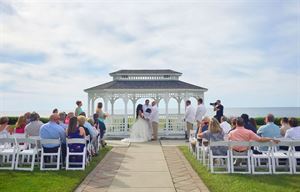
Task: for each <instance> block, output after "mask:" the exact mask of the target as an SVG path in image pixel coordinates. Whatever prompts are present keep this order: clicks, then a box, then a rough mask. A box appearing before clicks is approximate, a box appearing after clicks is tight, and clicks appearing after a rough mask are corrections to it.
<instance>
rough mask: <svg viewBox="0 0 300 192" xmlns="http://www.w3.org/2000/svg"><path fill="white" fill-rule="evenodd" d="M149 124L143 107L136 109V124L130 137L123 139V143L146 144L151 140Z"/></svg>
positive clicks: (139, 106)
mask: <svg viewBox="0 0 300 192" xmlns="http://www.w3.org/2000/svg"><path fill="white" fill-rule="evenodd" d="M149 135H150V133H149V123H148V122H147V121H146V120H145V119H144V114H143V105H141V104H139V105H138V106H137V109H136V122H135V123H134V124H133V125H132V128H131V131H130V137H129V138H125V139H122V141H123V142H146V141H148V140H149Z"/></svg>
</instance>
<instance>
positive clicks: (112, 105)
mask: <svg viewBox="0 0 300 192" xmlns="http://www.w3.org/2000/svg"><path fill="white" fill-rule="evenodd" d="M110 103H111V115H113V114H114V104H115V101H114V100H110Z"/></svg>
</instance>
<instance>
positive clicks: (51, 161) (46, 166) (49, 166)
mask: <svg viewBox="0 0 300 192" xmlns="http://www.w3.org/2000/svg"><path fill="white" fill-rule="evenodd" d="M40 142H41V146H43V145H47V144H54V145H58V146H59V147H58V149H57V152H52V153H48V152H45V150H44V147H41V160H40V170H42V171H44V170H47V171H48V170H59V165H60V162H61V144H60V139H41V140H40ZM47 157H48V162H45V159H47ZM55 160H56V161H55Z"/></svg>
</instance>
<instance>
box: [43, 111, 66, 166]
mask: <svg viewBox="0 0 300 192" xmlns="http://www.w3.org/2000/svg"><path fill="white" fill-rule="evenodd" d="M58 121H59V116H58V114H55V113H54V114H52V115H51V116H50V118H49V122H48V123H46V124H44V125H42V126H41V129H40V137H41V139H60V141H61V151H62V157H63V161H64V159H65V157H66V132H65V130H64V129H63V128H62V127H61V126H60V125H58ZM58 147H59V145H56V144H46V145H43V148H44V151H45V153H56V152H57V150H58Z"/></svg>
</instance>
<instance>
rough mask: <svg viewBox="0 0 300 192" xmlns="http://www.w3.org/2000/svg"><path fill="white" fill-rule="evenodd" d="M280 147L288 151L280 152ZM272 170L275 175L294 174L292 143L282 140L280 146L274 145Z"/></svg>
mask: <svg viewBox="0 0 300 192" xmlns="http://www.w3.org/2000/svg"><path fill="white" fill-rule="evenodd" d="M279 146H281V147H286V148H287V149H288V150H287V151H284V150H278V148H279ZM272 168H273V173H274V174H292V173H293V166H292V147H291V141H288V140H281V141H280V142H279V143H278V144H274V145H273V149H272Z"/></svg>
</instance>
